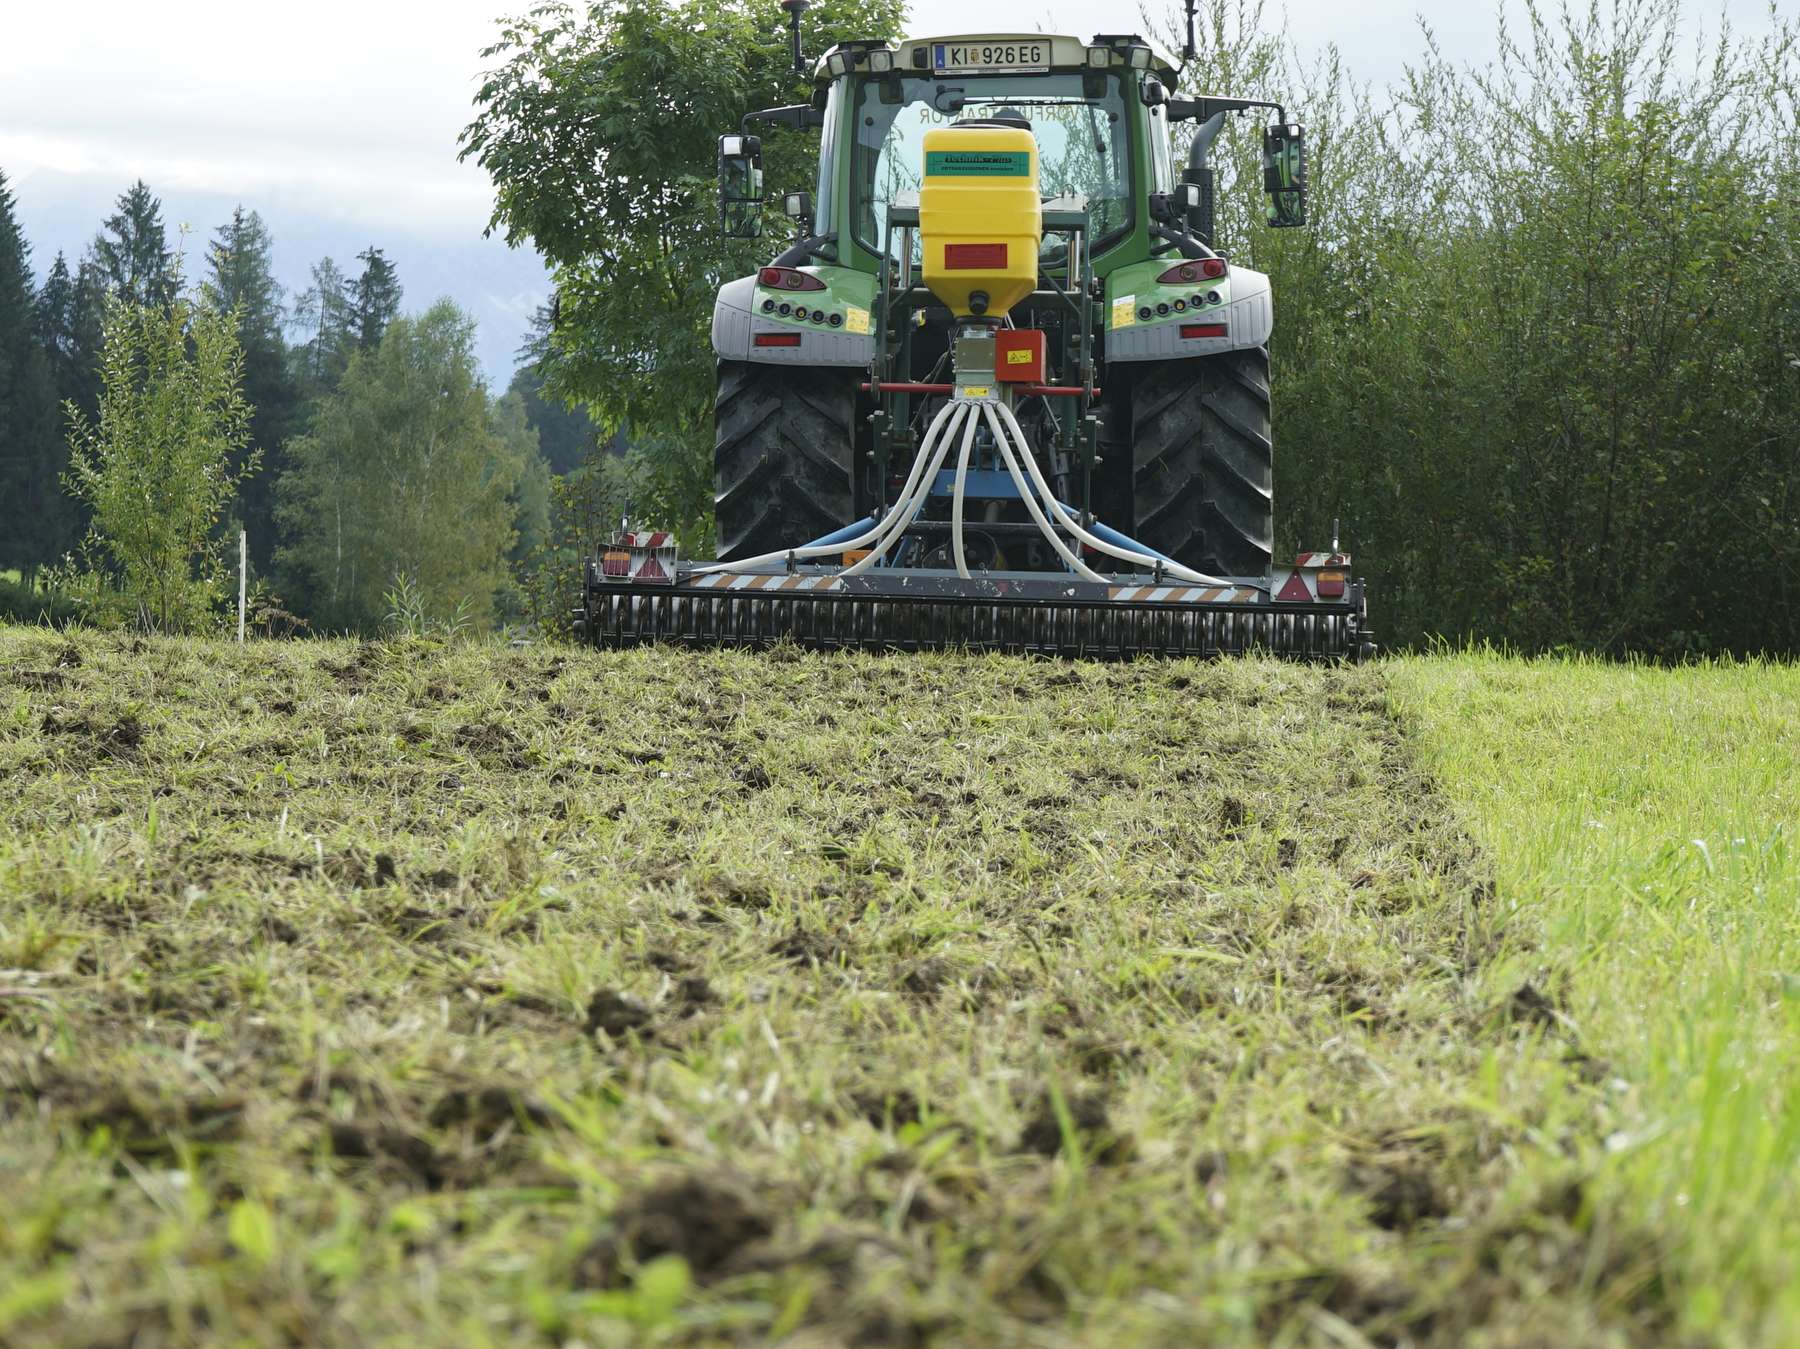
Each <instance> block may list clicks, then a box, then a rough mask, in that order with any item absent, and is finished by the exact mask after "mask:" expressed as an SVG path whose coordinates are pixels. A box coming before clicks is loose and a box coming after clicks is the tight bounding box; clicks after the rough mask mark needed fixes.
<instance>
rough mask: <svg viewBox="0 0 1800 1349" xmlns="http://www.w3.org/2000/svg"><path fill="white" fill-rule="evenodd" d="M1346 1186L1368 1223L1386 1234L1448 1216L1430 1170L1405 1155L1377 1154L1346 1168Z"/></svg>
mask: <svg viewBox="0 0 1800 1349" xmlns="http://www.w3.org/2000/svg"><path fill="white" fill-rule="evenodd" d="M1347 1184H1348V1186H1349V1188H1350V1189H1352V1190H1353V1191H1355V1192H1356V1193H1358V1194H1360V1195H1362V1196H1363V1198H1364V1199H1365V1200H1367V1201H1368V1205H1369V1221H1370V1222H1372V1223H1374V1224H1375V1226H1377V1227H1379V1228H1381V1229H1383V1230H1384V1231H1388V1232H1406V1231H1410V1230H1411V1229H1412V1228H1414V1227H1416V1226H1417V1225H1418V1224H1419V1223H1421V1222H1424V1221H1426V1220H1428V1219H1436V1218H1442V1217H1445V1216H1447V1215H1448V1214H1449V1212H1450V1201H1449V1197H1448V1196H1447V1195H1446V1194H1445V1193H1444V1190H1443V1188H1442V1186H1441V1185H1440V1183H1439V1181H1438V1178H1437V1176H1436V1174H1435V1173H1434V1171H1433V1169H1432V1167H1431V1166H1430V1164H1429V1163H1427V1162H1426V1161H1425V1160H1424V1159H1423V1158H1421V1157H1418V1156H1416V1155H1413V1154H1407V1153H1386V1154H1380V1155H1377V1156H1375V1157H1372V1158H1368V1159H1366V1160H1362V1161H1357V1162H1353V1163H1352V1164H1351V1165H1350V1168H1349V1171H1348V1176H1347Z"/></svg>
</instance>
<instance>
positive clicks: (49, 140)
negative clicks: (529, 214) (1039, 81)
mask: <svg viewBox="0 0 1800 1349" xmlns="http://www.w3.org/2000/svg"><path fill="white" fill-rule="evenodd" d="M1509 4H1512V5H1515V6H1516V0H1509ZM1165 6H1166V7H1167V9H1169V10H1171V11H1174V10H1178V8H1179V0H1157V3H1155V4H1154V5H1153V9H1154V10H1155V11H1157V12H1161V11H1162V10H1163V9H1164V8H1165ZM527 7H528V0H522V2H520V3H507V0H429V3H425V2H419V3H413V2H412V0H405V2H402V0H359V2H357V3H351V0H310V3H308V4H305V5H300V4H291V5H275V4H255V5H247V4H244V3H242V0H188V3H186V4H184V5H182V6H180V7H179V9H178V10H177V11H173V12H172V11H168V10H166V9H164V8H163V7H160V6H155V5H149V4H145V3H143V0H62V2H61V3H30V2H29V0H13V2H12V3H10V4H8V5H7V12H6V14H5V18H4V20H0V32H3V33H4V41H3V42H0V169H3V170H5V172H6V173H7V175H8V176H9V178H11V180H12V184H13V188H14V191H15V193H16V195H17V196H18V198H19V202H20V214H21V218H22V222H23V224H24V226H25V230H26V234H27V237H28V238H29V239H30V240H31V241H32V242H33V244H34V245H35V247H36V256H35V258H34V261H35V263H36V265H37V267H38V270H39V272H40V273H41V272H42V271H43V270H44V269H45V268H47V267H48V266H49V263H50V260H51V258H52V257H53V256H54V254H55V252H56V251H57V250H58V249H63V250H66V251H68V252H70V253H71V254H76V253H79V252H80V251H81V249H82V248H83V247H84V246H85V245H86V243H87V241H88V240H89V239H90V238H91V237H92V236H93V234H94V232H95V230H96V228H97V227H98V224H99V222H100V220H101V218H102V217H103V216H104V215H105V214H106V213H107V211H108V207H109V204H110V202H111V201H112V199H113V198H114V197H115V196H117V195H118V193H119V192H120V191H121V190H123V189H124V188H125V187H126V186H128V185H129V184H130V182H131V181H132V180H133V179H136V178H140V177H141V178H143V179H145V180H146V181H147V182H148V183H149V184H150V185H151V187H152V188H153V189H155V190H156V192H157V193H158V194H159V195H161V197H162V198H163V200H164V204H165V216H166V218H167V219H168V220H169V221H170V222H171V224H179V223H187V224H189V225H191V226H192V227H193V229H194V236H193V237H192V238H191V239H190V242H189V244H188V253H189V256H190V259H198V258H199V257H200V256H201V255H202V254H203V253H204V241H205V239H206V238H207V237H208V236H210V234H211V232H212V231H213V229H214V228H215V227H216V226H217V225H218V224H219V222H220V221H221V220H222V219H223V218H225V216H227V215H228V214H229V213H230V210H231V207H232V205H233V204H234V203H236V202H239V201H241V202H243V203H244V204H245V205H247V206H251V207H254V208H255V209H256V210H258V211H260V212H261V213H262V215H263V217H264V219H265V220H266V221H267V222H268V223H269V225H270V227H271V230H272V231H273V233H274V236H275V250H276V262H277V271H278V274H279V275H280V276H281V278H282V279H283V281H284V282H286V283H287V284H288V285H289V287H290V288H299V287H301V286H303V285H304V278H305V275H306V270H307V268H308V267H309V266H310V265H311V263H312V262H313V261H314V260H315V259H317V258H318V257H320V256H321V255H323V254H327V253H329V254H331V255H333V256H334V257H336V259H337V260H338V262H339V263H340V264H342V265H344V266H345V267H346V269H350V268H352V267H353V265H354V264H353V262H352V259H353V258H354V256H355V254H356V253H358V252H360V251H361V250H362V249H364V248H366V247H368V246H369V245H370V244H379V245H381V246H383V247H385V248H386V249H387V252H388V255H389V256H390V257H392V258H393V259H394V260H395V262H396V263H397V264H398V266H399V268H400V276H401V281H402V283H403V284H404V285H405V287H406V303H407V305H408V307H409V308H411V307H423V306H424V305H426V304H428V303H429V302H430V301H431V300H433V299H435V298H437V297H438V296H439V295H446V294H447V295H450V296H452V297H454V298H455V299H456V300H458V301H459V302H460V303H462V304H463V305H464V307H465V308H467V309H469V310H470V311H471V312H472V313H473V314H474V315H475V316H476V318H477V319H478V320H479V321H480V323H481V326H482V342H481V353H482V358H483V362H484V364H485V365H486V366H487V369H488V373H489V375H490V377H491V378H493V379H495V380H496V381H498V382H501V383H504V381H505V379H506V378H507V376H508V375H509V374H510V371H511V366H512V360H511V357H512V352H513V350H514V348H515V347H516V346H517V344H518V340H519V337H520V335H521V334H522V332H523V330H524V327H525V324H526V321H527V320H528V319H529V316H530V313H531V310H532V308H533V307H534V305H535V304H536V303H537V302H538V301H539V300H540V299H541V298H542V297H543V295H544V293H545V291H546V286H545V283H544V274H543V269H542V268H541V267H540V266H539V265H538V263H537V260H536V258H535V257H534V256H532V255H531V254H530V253H529V251H509V250H508V249H507V248H506V247H505V245H503V244H502V243H500V242H498V241H497V240H483V239H482V237H481V231H482V228H483V226H484V225H485V224H486V222H487V215H488V211H489V208H490V205H491V200H492V198H491V195H490V192H489V189H488V184H487V179H486V177H485V175H484V174H483V173H482V172H481V171H480V170H479V169H477V168H475V167H474V166H473V165H472V164H459V163H457V161H456V137H457V133H458V131H460V130H461V128H462V127H463V126H464V125H465V124H466V123H467V121H468V119H469V112H470V107H469V101H470V98H471V96H472V95H473V93H474V90H475V87H476V79H477V75H478V73H479V70H480V67H481V61H480V57H479V52H480V50H481V48H482V47H483V46H484V45H486V44H487V42H489V41H490V40H491V37H492V34H493V32H494V25H495V20H496V18H497V17H498V16H499V15H501V14H503V13H507V12H516V11H518V10H522V9H525V8H527ZM1266 8H1267V12H1268V13H1269V15H1270V16H1271V17H1272V18H1273V19H1275V20H1276V21H1279V16H1280V15H1281V14H1282V13H1283V12H1284V11H1285V13H1286V14H1287V16H1288V19H1289V21H1290V24H1291V27H1292V31H1293V32H1294V33H1295V34H1296V35H1297V36H1299V37H1300V39H1301V42H1302V47H1303V49H1304V50H1315V49H1317V48H1319V47H1321V46H1323V45H1324V44H1326V43H1327V42H1335V43H1337V44H1338V45H1339V46H1340V47H1341V48H1342V50H1343V52H1344V55H1345V57H1346V59H1347V62H1348V64H1349V66H1350V68H1351V69H1352V70H1353V71H1354V72H1356V73H1357V75H1358V76H1359V77H1360V78H1363V79H1367V80H1372V81H1374V82H1375V83H1376V84H1377V85H1380V84H1385V83H1386V82H1388V81H1390V80H1393V79H1396V78H1398V76H1399V75H1400V73H1401V69H1402V66H1403V64H1404V62H1405V61H1406V60H1407V59H1409V58H1410V57H1411V56H1412V55H1413V54H1415V53H1417V52H1418V51H1419V49H1420V41H1419V37H1418V25H1417V15H1418V14H1419V13H1421V12H1428V13H1429V14H1430V15H1431V21H1432V24H1433V27H1434V29H1435V30H1436V31H1437V34H1438V36H1439V39H1440V41H1441V43H1442V45H1443V46H1444V48H1445V49H1446V51H1447V52H1448V53H1449V54H1450V55H1452V56H1453V57H1456V58H1458V59H1461V60H1466V61H1469V62H1472V63H1475V64H1481V63H1483V62H1485V61H1486V60H1487V59H1488V57H1489V56H1490V54H1491V52H1492V47H1493V36H1492V35H1493V31H1494V8H1493V6H1492V5H1491V4H1488V3H1477V4H1453V5H1445V4H1443V3H1442V0H1432V2H1431V3H1430V4H1421V3H1420V0H1287V2H1286V4H1285V6H1284V5H1283V4H1281V3H1280V0H1270V3H1268V5H1267V7H1266ZM1726 8H1727V9H1728V10H1729V11H1730V12H1731V13H1732V14H1733V15H1734V16H1736V17H1737V19H1738V21H1739V22H1740V23H1742V24H1744V25H1746V26H1749V27H1756V26H1758V20H1759V19H1760V17H1761V16H1762V15H1763V14H1765V13H1766V9H1767V6H1766V0H1727V4H1726ZM977 12H978V13H979V15H980V28H981V29H982V30H985V31H990V32H991V31H1008V30H1015V31H1028V32H1029V31H1062V32H1070V33H1074V34H1076V35H1077V36H1081V37H1087V36H1090V35H1092V34H1093V33H1095V32H1100V31H1105V32H1118V31H1132V30H1134V29H1137V28H1139V27H1140V26H1141V25H1140V22H1139V18H1138V7H1137V5H1136V4H1135V3H1129V4H1125V5H1119V4H1101V3H1095V2H1094V0H986V2H985V3H983V4H981V5H980V6H974V7H972V6H970V5H969V4H968V3H967V0H914V4H913V8H912V19H911V22H910V24H909V26H908V27H909V31H910V32H913V33H915V34H925V33H929V32H939V33H956V32H964V31H968V30H969V28H970V27H971V21H970V19H969V15H970V14H971V13H977Z"/></svg>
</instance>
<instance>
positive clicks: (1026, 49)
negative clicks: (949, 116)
mask: <svg viewBox="0 0 1800 1349" xmlns="http://www.w3.org/2000/svg"><path fill="white" fill-rule="evenodd" d="M931 64H932V67H933V68H934V69H935V70H936V71H937V72H938V73H939V74H950V73H961V72H968V71H982V70H1048V69H1050V43H1049V42H1048V40H1046V41H1043V42H934V43H932V44H931Z"/></svg>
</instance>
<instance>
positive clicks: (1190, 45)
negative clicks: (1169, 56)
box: [1181, 0, 1199, 66]
mask: <svg viewBox="0 0 1800 1349" xmlns="http://www.w3.org/2000/svg"><path fill="white" fill-rule="evenodd" d="M1194 4H1195V0H1187V45H1186V46H1184V47H1183V48H1182V49H1181V64H1182V65H1184V66H1185V65H1186V64H1187V63H1188V62H1189V61H1192V60H1193V59H1194V57H1195V56H1197V55H1198V54H1199V50H1198V48H1196V47H1195V46H1194Z"/></svg>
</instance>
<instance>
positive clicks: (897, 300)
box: [576, 0, 1373, 659]
mask: <svg viewBox="0 0 1800 1349" xmlns="http://www.w3.org/2000/svg"><path fill="white" fill-rule="evenodd" d="M784 8H786V9H788V11H789V13H790V15H791V17H792V19H793V23H794V55H795V63H796V69H797V70H800V69H802V66H801V62H800V48H799V14H800V12H801V11H802V10H804V9H805V8H806V0H784ZM1190 25H1191V18H1190ZM1189 55H1190V57H1191V55H1192V51H1191V42H1190V51H1189ZM1179 77H1180V68H1179V67H1178V66H1177V65H1176V64H1175V63H1174V62H1173V61H1172V60H1171V59H1170V58H1169V57H1168V56H1167V55H1166V54H1164V53H1162V52H1160V51H1159V50H1158V49H1157V48H1156V47H1155V46H1154V45H1153V44H1152V43H1149V42H1147V41H1145V40H1143V39H1142V38H1139V37H1135V36H1107V35H1103V36H1099V37H1096V38H1095V39H1094V40H1093V41H1091V42H1086V43H1084V42H1082V41H1080V40H1078V39H1076V38H1072V37H1065V36H1050V35H1038V34H981V35H972V36H961V37H945V38H921V39H912V40H908V41H904V42H900V43H897V44H896V43H890V42H885V41H868V42H848V43H843V44H841V45H839V46H836V47H833V48H832V49H831V50H830V51H828V52H827V53H826V54H825V55H824V56H823V57H822V58H821V59H820V60H819V61H818V63H817V66H816V69H815V71H814V72H813V86H814V88H813V95H812V98H811V100H810V101H809V102H806V103H802V104H796V105H793V106H788V107H779V108H769V109H765V110H762V111H759V112H754V113H751V114H750V115H749V116H747V117H746V118H745V119H744V124H743V125H742V126H741V127H740V128H739V129H738V130H737V131H736V132H733V133H730V134H727V135H724V136H722V137H721V138H720V154H719V184H720V211H721V217H722V223H723V226H724V228H725V229H726V231H727V232H728V233H730V234H732V235H734V236H737V237H745V238H755V237H759V236H760V235H761V233H762V229H763V222H764V212H765V193H764V187H763V181H762V169H761V162H760V150H761V146H760V141H759V139H758V137H757V136H756V135H755V134H754V128H756V127H757V126H758V125H777V126H786V127H790V128H795V129H802V130H817V131H818V132H819V135H820V148H819V176H818V183H817V191H816V193H806V192H792V193H787V194H785V196H784V201H783V205H784V207H785V210H784V212H783V214H784V215H785V216H786V217H787V218H788V219H790V220H792V221H793V222H795V227H796V233H797V235H798V237H797V238H796V239H795V241H794V242H793V243H792V244H791V245H790V246H788V247H786V248H784V249H782V250H781V251H780V252H779V253H778V254H776V256H774V257H773V258H771V260H770V261H769V263H768V264H767V265H766V266H764V267H762V268H760V269H759V270H758V271H757V272H756V274H754V275H752V276H747V277H743V278H740V279H738V280H735V281H732V282H729V283H728V284H726V285H725V286H724V287H723V288H722V289H721V290H720V292H719V295H718V300H717V304H716V307H715V310H714V315H713V328H712V339H713V346H714V348H715V350H716V351H717V353H718V357H719V365H718V371H719V374H718V394H717V404H716V443H715V460H714V464H715V470H716V479H717V497H716V506H715V512H716V513H715V520H716V525H717V531H716V532H717V540H718V558H717V559H716V560H714V561H710V562H704V563H683V562H679V561H678V560H677V558H676V556H675V552H674V549H673V547H672V543H671V541H670V540H669V539H668V537H667V536H665V535H661V534H649V533H645V532H643V531H630V530H629V529H627V531H625V532H622V533H621V534H620V536H619V537H618V538H617V539H616V540H615V541H614V543H613V545H612V546H611V547H610V548H608V549H607V550H606V551H605V553H604V555H603V556H601V557H596V558H594V559H591V560H590V562H589V564H588V575H587V585H586V587H585V598H584V604H583V607H582V609H581V610H580V611H578V613H577V616H576V619H577V624H578V626H579V627H580V628H581V630H582V631H583V633H584V635H585V636H587V637H588V638H589V639H590V640H593V641H595V642H597V643H600V644H602V645H609V646H616V645H632V644H636V643H638V642H643V641H676V642H687V643H697V644H705V645H717V644H726V645H737V644H745V645H756V644H762V643H766V642H769V641H774V640H780V639H787V640H793V641H796V642H799V643H801V644H803V645H810V646H815V647H824V648H833V647H845V646H857V647H878V648H890V649H892V648H898V649H921V648H931V647H940V646H946V645H958V646H970V647H977V648H986V649H999V650H1010V651H1032V652H1045V653H1055V654H1068V655H1085V656H1099V657H1108V656H1112V657H1118V656H1133V655H1142V654H1176V655H1180V654H1192V655H1215V654H1221V653H1229V652H1238V651H1246V650H1251V649H1262V650H1266V651H1271V652H1274V653H1277V654H1282V655H1291V656H1296V657H1300V658H1315V659H1330V658H1350V659H1359V658H1361V657H1364V656H1366V655H1368V654H1369V653H1370V652H1371V651H1372V650H1373V641H1372V639H1371V637H1370V634H1369V632H1368V628H1367V621H1366V609H1365V604H1364V596H1363V588H1362V583H1361V582H1360V581H1356V580H1353V579H1352V578H1351V577H1350V575H1349V558H1348V557H1347V556H1345V555H1344V554H1341V553H1339V552H1337V550H1336V549H1337V544H1336V541H1335V540H1333V543H1332V549H1331V551H1329V552H1319V553H1306V554H1302V555H1301V556H1300V557H1299V558H1297V559H1296V560H1295V562H1294V563H1293V564H1291V565H1288V564H1282V565H1277V564H1276V562H1275V559H1274V556H1273V530H1272V514H1271V508H1272V489H1273V476H1272V470H1273V462H1272V442H1271V434H1270V416H1269V357H1268V346H1267V343H1268V339H1269V334H1270V331H1271V329H1272V327H1273V324H1274V308H1273V304H1272V300H1271V296H1270V289H1269V280H1268V277H1267V276H1265V275H1263V274H1262V273H1260V272H1256V271H1252V270H1250V269H1248V268H1245V267H1241V266H1236V265H1233V264H1232V263H1230V262H1229V261H1228V260H1227V259H1226V258H1224V257H1223V256H1221V255H1220V254H1219V253H1218V252H1217V251H1216V250H1215V249H1214V247H1213V243H1212V239H1213V226H1212V219H1213V171H1212V168H1211V167H1210V165H1209V162H1208V156H1209V153H1210V150H1211V147H1212V145H1213V142H1214V139H1215V138H1216V137H1217V135H1218V134H1219V132H1220V130H1221V128H1222V126H1223V123H1224V120H1225V118H1226V117H1227V116H1228V115H1230V114H1232V113H1241V112H1244V111H1246V110H1250V109H1254V108H1268V109H1270V110H1272V111H1273V113H1274V114H1275V117H1274V121H1273V124H1271V125H1269V126H1268V127H1267V129H1266V130H1265V132H1264V138H1263V158H1264V167H1265V177H1266V183H1265V186H1266V188H1267V190H1268V192H1269V194H1270V201H1271V204H1270V208H1269V212H1270V214H1269V219H1270V223H1271V224H1273V225H1277V226H1284V227H1285V226H1298V225H1302V224H1304V223H1305V203H1306V174H1305V158H1304V150H1303V131H1302V128H1301V127H1300V126H1299V125H1298V124H1296V123H1294V122H1290V121H1289V120H1288V118H1287V116H1286V114H1285V112H1284V111H1283V110H1282V109H1281V108H1280V107H1279V106H1278V105H1275V104H1269V103H1263V102H1259V101H1257V100H1251V99H1237V98H1215V97H1196V98H1181V97H1177V96H1175V94H1174V93H1173V90H1174V89H1175V87H1176V83H1177V81H1178V79H1179ZM1181 121H1193V122H1196V123H1197V124H1198V127H1197V131H1196V134H1195V136H1194V138H1193V149H1192V152H1191V154H1190V155H1189V156H1188V158H1187V161H1186V163H1185V165H1178V164H1177V163H1176V162H1175V160H1174V157H1173V153H1172V149H1171V141H1170V127H1171V124H1173V123H1176V122H1181Z"/></svg>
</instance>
